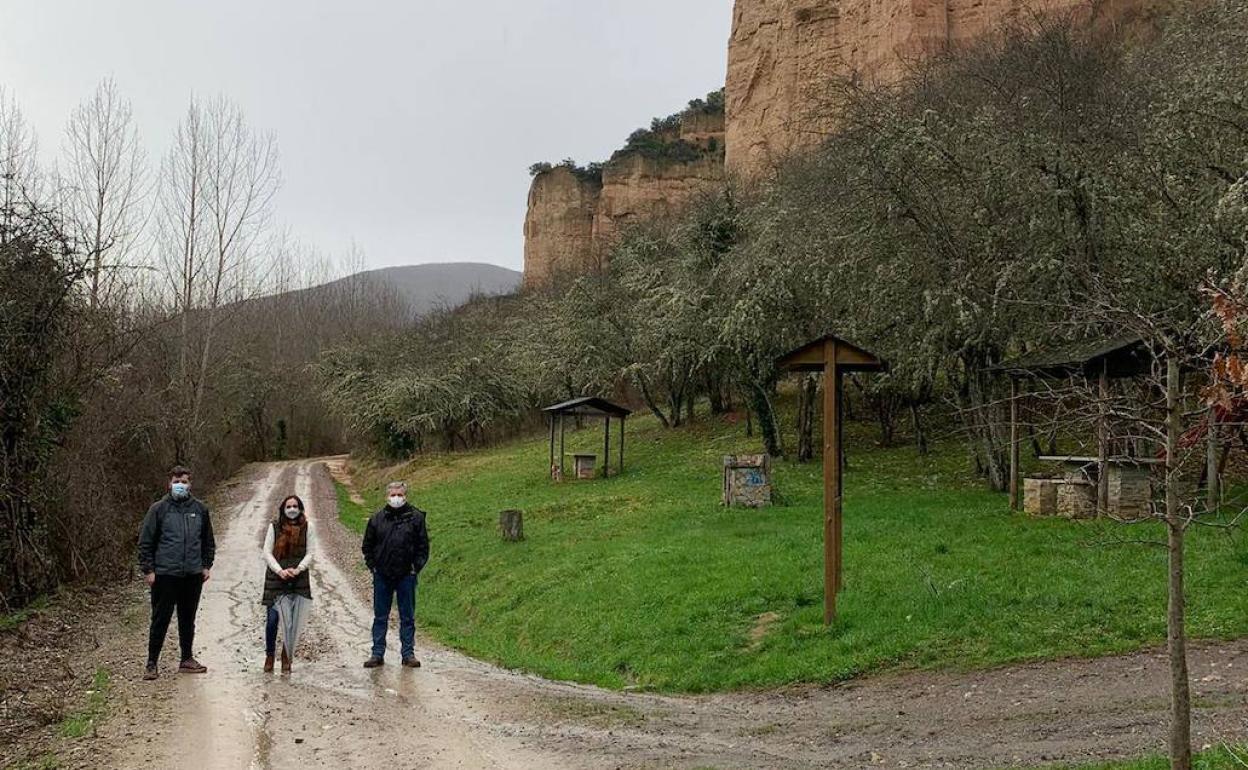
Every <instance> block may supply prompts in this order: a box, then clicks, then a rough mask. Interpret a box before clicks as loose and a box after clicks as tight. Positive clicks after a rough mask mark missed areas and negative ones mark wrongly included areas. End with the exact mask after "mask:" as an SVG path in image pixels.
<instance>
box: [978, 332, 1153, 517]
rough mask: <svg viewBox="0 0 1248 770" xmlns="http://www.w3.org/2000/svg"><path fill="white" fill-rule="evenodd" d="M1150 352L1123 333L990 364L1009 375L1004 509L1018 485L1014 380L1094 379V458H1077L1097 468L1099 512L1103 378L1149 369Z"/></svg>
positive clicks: (1105, 444) (1105, 426)
mask: <svg viewBox="0 0 1248 770" xmlns="http://www.w3.org/2000/svg"><path fill="white" fill-rule="evenodd" d="M1153 364H1154V356H1153V352H1152V349H1151V348H1150V347H1149V345H1148V343H1147V342H1145V341H1144V339H1143V338H1142V337H1140V336H1138V335H1128V336H1124V337H1118V338H1115V339H1109V340H1097V341H1093V342H1086V343H1078V344H1075V345H1071V346H1069V347H1067V348H1064V349H1061V350H1056V351H1050V352H1047V353H1042V354H1039V355H1036V356H1030V357H1027V358H1022V359H1019V360H1017V361H1013V362H1010V363H1006V364H1002V365H1000V366H998V367H995V368H996V369H997V370H998V371H1002V372H1005V374H1007V375H1008V376H1009V378H1010V470H1009V474H1010V476H1009V491H1010V510H1013V511H1016V510H1019V509H1020V508H1021V507H1022V505H1021V502H1022V501H1021V496H1022V489H1021V485H1020V484H1019V444H1020V442H1019V435H1018V401H1019V397H1020V393H1019V381H1020V380H1025V379H1050V380H1060V379H1070V378H1075V377H1082V378H1084V379H1086V380H1087V381H1088V382H1096V383H1097V392H1098V396H1099V398H1100V400H1101V406H1100V414H1099V415H1098V417H1097V427H1096V433H1097V437H1096V443H1097V452H1096V457H1095V458H1082V459H1087V460H1090V461H1092V462H1089V463H1088V464H1089V465H1091V464H1093V463H1094V464H1095V465H1096V466H1097V484H1096V509H1097V511H1098V512H1104V511H1106V510H1107V509H1108V507H1109V474H1108V473H1107V472H1106V468H1107V466H1108V464H1109V462H1110V460H1111V458H1110V456H1109V451H1110V447H1109V414H1108V411H1107V407H1106V403H1105V402H1106V400H1107V399H1108V397H1109V381H1110V380H1112V379H1123V378H1129V377H1139V376H1141V375H1144V374H1147V373H1149V372H1150V371H1152V368H1153ZM1040 459H1041V460H1055V461H1074V460H1078V459H1081V458H1073V457H1062V456H1052V457H1050V456H1042V457H1041V458H1040Z"/></svg>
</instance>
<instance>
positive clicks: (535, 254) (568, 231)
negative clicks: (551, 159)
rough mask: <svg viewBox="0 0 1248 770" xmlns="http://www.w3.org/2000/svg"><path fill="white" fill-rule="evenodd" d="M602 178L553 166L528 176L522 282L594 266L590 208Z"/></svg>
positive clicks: (537, 282)
mask: <svg viewBox="0 0 1248 770" xmlns="http://www.w3.org/2000/svg"><path fill="white" fill-rule="evenodd" d="M601 192H602V180H601V179H600V178H596V177H594V176H592V175H589V174H578V173H577V172H576V171H574V170H573V169H570V168H568V167H566V166H556V167H554V168H553V169H550V170H549V171H543V172H541V173H539V174H536V175H535V176H534V177H533V184H532V185H531V186H530V187H529V207H528V213H527V214H526V215H525V218H524V285H525V286H536V285H540V284H542V283H545V282H547V281H548V280H550V277H551V276H552V275H553V274H555V273H560V272H564V271H568V272H578V273H581V272H586V271H588V270H590V269H591V268H592V267H593V265H594V249H593V243H592V240H593V229H594V212H595V210H596V209H597V206H598V198H599V194H600V193H601Z"/></svg>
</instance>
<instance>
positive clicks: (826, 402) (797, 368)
mask: <svg viewBox="0 0 1248 770" xmlns="http://www.w3.org/2000/svg"><path fill="white" fill-rule="evenodd" d="M778 363H779V366H780V367H781V368H782V369H785V370H787V371H791V372H823V622H824V623H825V624H830V623H831V622H832V621H833V620H834V619H835V618H836V595H837V593H839V592H840V590H841V537H842V527H841V491H842V489H843V487H844V484H843V483H842V479H841V457H842V454H841V379H842V376H843V375H844V374H845V372H877V371H880V370H882V369H884V368H885V364H884V362H883V361H881V360H880V359H879V358H877V357H876V356H875V355H874V354H872V353H869V352H867V351H866V350H863V349H862V348H860V347H858V346H857V345H854V344H852V343H849V342H846V341H845V340H843V339H840V338H839V337H835V336H833V335H831V334H828V335H824V336H823V337H820V338H819V339H816V340H812V341H810V342H808V343H806V344H805V345H803V346H801V347H800V348H798V349H797V350H794V351H793V352H791V353H789V354H787V355H784V356H781V357H780V360H779V362H778Z"/></svg>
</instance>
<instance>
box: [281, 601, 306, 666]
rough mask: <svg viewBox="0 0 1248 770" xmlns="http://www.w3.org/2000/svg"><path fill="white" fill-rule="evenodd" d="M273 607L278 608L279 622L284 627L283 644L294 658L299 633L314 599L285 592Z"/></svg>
mask: <svg viewBox="0 0 1248 770" xmlns="http://www.w3.org/2000/svg"><path fill="white" fill-rule="evenodd" d="M273 607H274V609H276V610H277V622H278V625H279V626H280V627H281V629H282V645H283V646H284V647H285V648H286V654H287V655H288V656H289V657H290V658H291V659H293V658H294V657H295V645H297V644H299V634H300V633H301V632H302V631H303V624H304V623H305V622H307V619H308V611H309V610H311V609H312V600H311V599H309V598H307V597H306V596H300V595H299V594H296V593H283V594H279V595H278V597H277V598H276V599H274V600H273Z"/></svg>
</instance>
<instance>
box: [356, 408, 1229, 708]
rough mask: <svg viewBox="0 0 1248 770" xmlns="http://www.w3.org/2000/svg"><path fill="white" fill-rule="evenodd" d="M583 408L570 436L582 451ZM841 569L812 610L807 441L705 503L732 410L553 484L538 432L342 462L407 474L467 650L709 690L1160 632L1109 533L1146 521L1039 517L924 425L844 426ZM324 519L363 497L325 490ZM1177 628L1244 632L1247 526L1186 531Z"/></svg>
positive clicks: (591, 431)
mask: <svg viewBox="0 0 1248 770" xmlns="http://www.w3.org/2000/svg"><path fill="white" fill-rule="evenodd" d="M601 441H602V434H601V426H600V425H595V426H591V427H588V428H586V429H585V430H583V431H579V432H577V433H575V434H569V446H568V451H569V452H572V451H579V450H585V451H591V452H592V451H601ZM847 441H848V443H847V446H848V447H849V449H848V452H849V464H850V467H849V472H848V476H847V480H846V487H845V494H846V501H845V565H846V566H845V591H844V593H843V594H842V596H841V599H840V605H839V606H840V617H839V619H838V621H837V622H836V623H835V624H834V625H833V626H832V627H830V628H825V627H824V625H823V623H822V609H821V602H822V590H823V587H822V574H823V573H822V551H821V537H822V530H821V525H820V522H821V494H822V491H821V484H820V478H821V476H820V467H819V465H818V464H817V463H815V464H808V465H799V464H796V463H790V462H781V463H778V464H777V466H776V468H775V484H776V488H777V493H778V495H779V497H780V504H779V505H777V506H774V507H772V508H769V509H765V510H759V511H754V510H743V509H725V508H723V507H721V506H720V504H719V488H720V475H719V474H720V464H721V459H722V456H723V455H724V454H729V453H735V452H743V451H752V450H753V449H754V448H755V447H756V446H757V445H758V441H757V439H750V438H747V437H746V436H745V432H744V428H743V426H741V425H740V424H735V425H734V424H727V423H723V422H719V421H712V420H710V419H709V418H708V419H705V420H703V421H702V422H700V423H698V424H696V425H695V426H694V427H692V428H683V429H679V430H664V429H662V428H660V427H659V426H658V425H657V424H656V423H655V422H654V421H653V420H651V419H650V418H648V417H637V418H634V419H633V420H630V425H629V434H628V447H627V449H628V456H627V462H626V472H625V474H624V475H623V476H622V477H619V478H611V479H607V480H597V481H593V482H567V483H564V484H562V485H555V484H552V483H551V482H550V481H549V480H548V479H547V478H546V473H545V470H546V467H547V449H548V446H547V443H546V440H545V438H544V437H538V438H534V439H532V440H527V441H521V442H517V443H514V444H511V445H508V446H505V447H501V448H497V449H493V450H488V451H483V452H477V453H471V454H463V455H452V456H440V457H430V458H422V459H418V460H416V461H415V462H413V463H411V464H409V465H406V466H400V467H397V468H390V469H378V468H375V467H369V466H367V465H366V464H361V466H360V468H359V469H358V470H357V473H358V479H359V481H360V486H361V489H360V491H361V492H362V493H363V494H364V496H365V498H366V500H367V502H368V504H369V506H370V507H374V506H378V505H379V504H380V501H381V499H382V487H381V485H382V484H383V483H384V481H385V479H386V478H388V477H398V478H405V479H407V481H408V482H409V484H410V486H411V491H410V497H411V499H412V500H413V502H414V503H415V504H417V505H418V506H420V507H421V508H423V509H425V510H426V511H428V512H429V526H430V532H431V537H432V541H433V544H432V549H433V558H432V561H431V562H430V564H429V567H428V569H427V570H426V572H425V574H424V576H423V577H422V581H421V590H420V595H419V611H418V617H419V621H420V623H421V624H422V626H423V627H424V628H425V629H427V630H429V631H430V632H432V633H433V634H434V635H435V636H436V637H437V638H438V639H440V640H442V641H443V642H445V643H447V644H450V645H452V646H454V647H457V648H459V649H462V650H464V651H466V652H468V653H469V654H472V655H474V656H477V657H480V658H484V659H486V660H490V661H494V662H497V663H499V664H502V665H505V666H509V667H513V668H519V669H525V670H529V671H533V672H535V673H539V674H541V675H543V676H547V677H553V678H558V679H569V680H576V681H581V682H591V683H595V684H599V685H603V686H607V687H613V688H622V687H630V686H635V687H640V688H645V689H654V690H664V691H694V692H697V691H712V690H723V689H734V688H751V687H767V686H774V685H780V684H785V683H791V682H829V681H836V680H843V679H847V678H850V677H854V676H857V675H859V674H862V673H864V672H869V671H879V670H882V669H890V668H899V667H918V668H928V667H932V668H934V667H941V668H947V667H953V668H959V667H981V666H990V665H994V664H1001V663H1006V662H1010V661H1020V660H1027V659H1035V658H1047V657H1055V656H1069V655H1103V654H1108V653H1115V652H1123V651H1127V650H1133V649H1137V648H1140V647H1142V646H1145V645H1151V644H1157V643H1160V642H1161V641H1162V640H1163V638H1164V633H1165V615H1164V607H1165V583H1164V580H1165V572H1166V570H1165V552H1164V550H1162V549H1160V548H1154V547H1147V546H1140V545H1121V544H1119V545H1113V544H1109V543H1110V542H1111V541H1114V540H1121V539H1124V538H1126V539H1130V540H1139V539H1143V538H1146V537H1150V536H1157V537H1160V535H1161V531H1160V529H1159V528H1158V529H1150V528H1148V527H1144V526H1139V525H1136V526H1133V527H1129V528H1128V527H1124V526H1122V525H1112V524H1110V523H1107V522H1099V523H1098V522H1070V521H1064V520H1051V519H1046V520H1035V519H1030V518H1027V517H1025V516H1023V515H1019V514H1015V515H1011V514H1010V513H1009V512H1008V511H1007V505H1006V499H1005V496H1004V495H1001V494H994V493H990V492H987V491H985V490H984V489H983V488H982V486H981V485H980V484H979V483H978V482H976V481H975V480H974V479H972V478H971V477H970V475H969V474H968V472H967V470H966V464H967V460H966V454H965V452H964V450H963V449H962V448H961V447H960V446H957V445H955V444H940V445H938V446H937V447H936V449H935V451H933V453H932V454H930V455H928V456H927V457H922V458H920V457H918V456H917V454H916V453H915V451H914V449H913V448H910V447H900V448H892V449H878V448H874V446H873V443H874V440H873V438H872V436H871V434H868V433H866V432H865V429H864V428H859V427H856V426H855V428H854V429H852V430H851V431H850V435H849V437H848V439H847ZM341 500H342V502H343V506H342V508H341V513H342V517H343V520H344V521H345V522H346V523H347V524H348V525H349V526H351V527H353V528H355V529H357V530H362V527H363V522H364V519H365V517H366V511H365V510H364V509H362V508H360V507H358V506H355V505H353V504H351V503H350V501H349V500H347V499H346V497H345V495H343V496H341ZM504 508H519V509H522V510H523V511H524V517H525V520H524V523H525V533H526V535H527V540H526V541H525V542H523V543H519V544H509V543H504V542H502V541H501V539H500V537H499V535H498V530H497V518H498V512H499V511H500V510H501V509H504ZM1188 559H1189V560H1188V567H1189V570H1190V572H1189V575H1190V577H1189V591H1190V599H1189V613H1190V628H1191V631H1192V633H1193V634H1194V635H1195V636H1198V637H1233V636H1237V635H1244V634H1248V592H1246V591H1244V590H1243V585H1244V582H1245V579H1246V578H1248V547H1246V546H1245V544H1244V543H1243V541H1242V538H1241V536H1240V534H1239V533H1238V531H1227V530H1213V529H1208V528H1202V529H1200V530H1199V531H1194V532H1193V533H1192V536H1191V542H1190V546H1189V557H1188Z"/></svg>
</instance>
